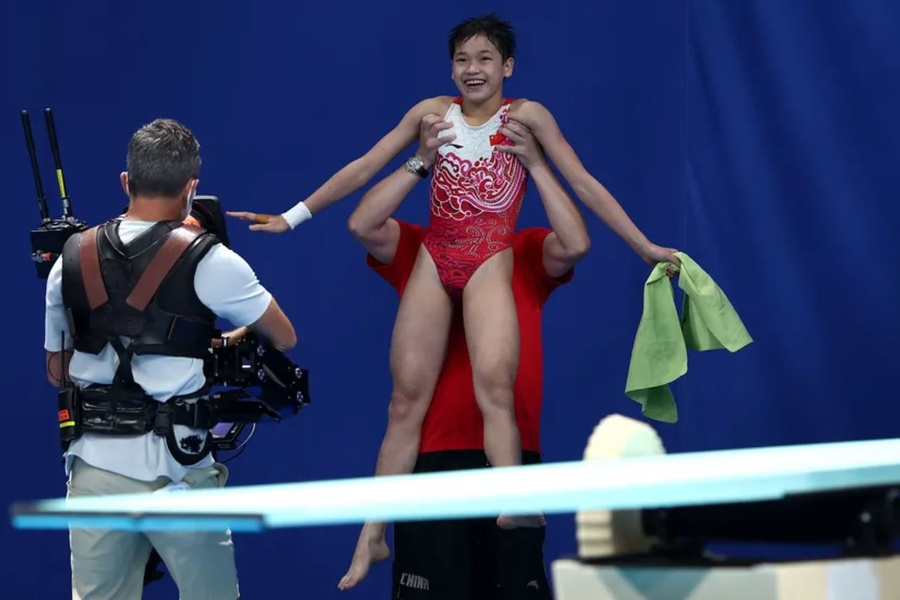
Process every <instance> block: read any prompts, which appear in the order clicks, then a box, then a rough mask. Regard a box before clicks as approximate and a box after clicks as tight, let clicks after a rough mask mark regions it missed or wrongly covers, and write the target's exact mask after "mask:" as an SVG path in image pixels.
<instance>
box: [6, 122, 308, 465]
mask: <svg viewBox="0 0 900 600" xmlns="http://www.w3.org/2000/svg"><path fill="white" fill-rule="evenodd" d="M44 117H45V122H46V126H47V132H48V135H49V141H50V150H51V153H52V155H53V162H54V168H55V171H56V180H57V183H58V185H59V193H60V196H61V198H62V207H63V213H62V216H61V217H60V218H58V219H53V218H51V217H50V213H49V211H48V209H47V198H46V196H45V194H44V186H43V183H42V179H41V173H40V169H39V166H38V159H37V151H36V149H35V143H34V135H33V132H32V128H31V119H30V117H29V114H28V111H27V110H23V111H22V126H23V129H24V133H25V143H26V146H27V148H28V155H29V158H30V161H31V171H32V175H33V176H34V185H35V190H36V192H37V201H38V209H39V211H40V217H41V222H40V225H39V226H38V227H37V228H35V229H33V230H32V231H31V259H32V261H33V262H34V263H35V266H36V268H37V275H38V278H39V279H47V277H48V276H49V274H50V269H51V268H52V267H53V264H54V262H56V260H57V259H58V258H59V257H60V255H61V254H62V250H63V247H64V246H65V244H66V241H67V240H68V239H69V238H70V237H71V236H72V235H74V234H76V233H78V232H81V231H85V230H87V229H88V225H87V224H86V223H85V222H84V221H81V220H79V219H76V218H75V217H74V216H73V214H72V203H71V200H70V199H69V195H68V191H67V189H66V184H65V177H64V174H63V167H62V159H61V155H60V151H59V141H58V139H57V135H56V125H55V122H54V119H53V112H52V111H51V109H49V108H46V109H45V110H44ZM188 219H189V220H190V222H191V223H192V224H194V225H196V226H198V227H200V228H201V229H204V230H206V231H209V232H211V233H213V234H215V235H216V237H217V238H218V239H219V240H220V241H221V242H222V243H223V244H225V245H226V246H228V245H229V240H228V232H227V228H226V223H225V216H224V213H223V211H222V208H221V205H220V203H219V199H218V198H217V197H216V196H200V195H198V196H195V197H194V200H193V203H192V208H191V214H190V216H189V217H188ZM188 219H186V221H187V220H188ZM203 366H204V374H205V375H206V378H207V383H208V384H209V385H210V387H211V391H210V405H211V408H212V411H213V414H214V415H215V420H216V425H215V427H214V428H213V430H212V437H213V450H214V451H222V450H226V451H227V450H236V449H239V448H242V447H243V444H244V443H246V440H245V441H244V442H243V443H240V442H239V437H240V434H241V432H242V431H243V430H244V428H245V427H246V426H247V425H250V424H253V425H254V427H255V424H256V423H257V422H259V421H261V420H263V419H264V418H269V419H272V420H274V421H282V420H284V418H286V417H288V416H290V415H294V414H297V413H298V412H299V411H300V410H301V409H303V408H305V407H306V406H307V405H309V403H310V395H309V371H308V370H307V369H303V368H300V367H299V366H297V365H296V364H294V363H293V362H292V361H291V360H290V359H289V358H288V357H287V356H286V355H285V354H284V353H283V352H281V351H279V350H278V349H276V348H275V347H273V346H272V345H271V344H270V343H269V342H268V341H267V340H265V339H264V338H261V337H260V336H258V335H256V334H255V333H253V332H249V333H247V334H246V335H244V336H243V337H241V338H240V339H239V341H237V342H235V343H233V342H231V341H230V340H228V338H226V337H221V336H220V337H218V338H216V339H213V340H210V350H209V355H208V357H207V358H206V359H204V365H203ZM248 439H249V438H248Z"/></svg>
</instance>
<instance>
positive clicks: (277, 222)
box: [225, 210, 290, 233]
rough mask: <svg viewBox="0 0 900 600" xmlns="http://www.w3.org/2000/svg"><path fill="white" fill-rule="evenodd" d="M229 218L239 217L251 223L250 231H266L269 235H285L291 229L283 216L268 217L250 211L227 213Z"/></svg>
mask: <svg viewBox="0 0 900 600" xmlns="http://www.w3.org/2000/svg"><path fill="white" fill-rule="evenodd" d="M225 214H226V215H228V216H229V217H237V218H238V219H240V220H242V221H251V222H252V223H253V224H252V225H250V231H266V232H268V233H284V232H285V231H287V230H289V229H290V226H289V225H288V222H287V221H286V220H285V218H284V217H283V216H281V215H267V214H264V213H255V212H248V211H241V210H238V211H231V210H229V211H226V212H225Z"/></svg>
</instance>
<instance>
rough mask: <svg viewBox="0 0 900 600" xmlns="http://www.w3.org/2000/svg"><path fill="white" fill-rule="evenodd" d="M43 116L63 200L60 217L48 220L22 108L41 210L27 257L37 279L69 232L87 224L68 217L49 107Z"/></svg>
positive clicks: (69, 210)
mask: <svg viewBox="0 0 900 600" xmlns="http://www.w3.org/2000/svg"><path fill="white" fill-rule="evenodd" d="M44 117H45V120H46V123H47V133H48V134H49V135H50V149H51V151H52V152H53V163H54V166H55V167H56V180H57V182H59V193H60V195H61V196H62V202H63V216H62V218H61V219H51V218H50V214H49V212H48V211H47V198H46V197H45V196H44V186H43V184H42V183H41V173H40V169H39V168H38V160H37V152H36V150H35V147H34V135H33V134H32V131H31V118H30V117H29V116H28V111H27V110H23V111H22V127H23V128H24V130H25V143H26V145H27V146H28V156H29V158H30V159H31V172H32V174H33V175H34V186H35V188H36V189H37V198H38V207H39V208H40V211H41V224H40V226H38V227H37V228H36V229H32V230H31V260H32V261H33V262H34V266H35V268H36V269H37V274H38V278H40V279H46V278H47V276H48V275H49V274H50V269H51V267H52V266H53V263H55V262H56V260H57V259H58V258H59V256H60V254H61V253H62V250H63V246H65V244H66V240H68V239H69V238H70V237H71V236H72V235H73V234H75V233H78V232H79V231H84V230H85V229H87V225H86V224H85V223H84V222H82V221H79V220H78V219H76V218H75V217H73V216H72V204H71V202H69V194H68V193H67V192H66V180H65V178H64V177H63V168H62V159H61V158H60V154H59V142H58V141H57V139H56V125H55V123H54V122H53V112H52V111H51V110H50V109H49V108H48V109H46V110H45V111H44Z"/></svg>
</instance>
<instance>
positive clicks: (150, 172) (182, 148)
mask: <svg viewBox="0 0 900 600" xmlns="http://www.w3.org/2000/svg"><path fill="white" fill-rule="evenodd" d="M127 170H128V192H129V194H131V195H132V196H137V195H141V196H167V197H174V196H177V195H178V194H179V193H181V190H182V189H184V186H185V185H186V184H187V182H188V181H189V180H190V179H194V178H197V177H199V175H200V142H198V141H197V138H196V137H194V134H193V133H191V130H190V129H188V128H187V127H185V126H184V125H182V124H181V123H179V122H178V121H175V120H174V119H156V120H155V121H153V122H151V123H148V124H146V125H144V126H143V127H141V128H140V129H138V130H137V131H136V132H135V133H134V135H133V136H132V137H131V141H130V142H129V144H128V159H127Z"/></svg>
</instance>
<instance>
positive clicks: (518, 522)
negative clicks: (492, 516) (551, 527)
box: [497, 515, 547, 529]
mask: <svg viewBox="0 0 900 600" xmlns="http://www.w3.org/2000/svg"><path fill="white" fill-rule="evenodd" d="M546 524H547V520H546V519H545V518H544V515H517V516H513V515H500V516H499V517H497V526H498V527H500V528H501V529H516V528H517V527H543V526H544V525H546Z"/></svg>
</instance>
